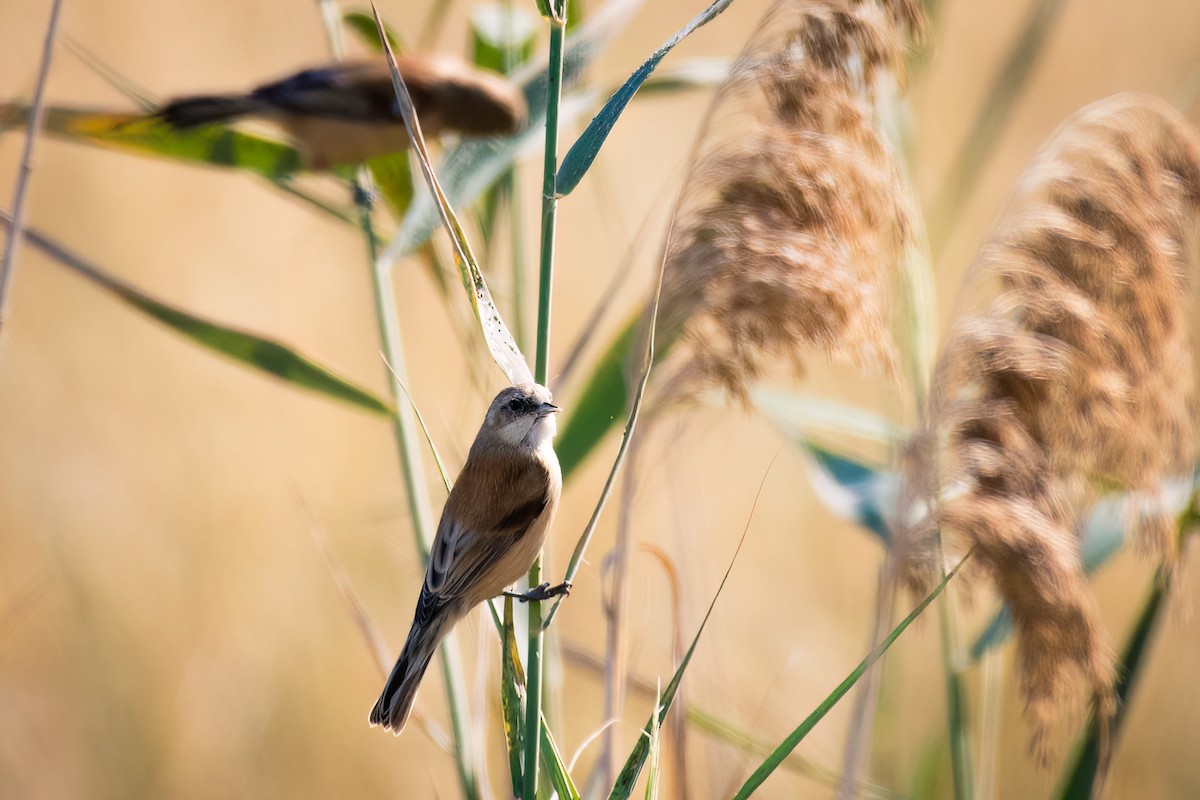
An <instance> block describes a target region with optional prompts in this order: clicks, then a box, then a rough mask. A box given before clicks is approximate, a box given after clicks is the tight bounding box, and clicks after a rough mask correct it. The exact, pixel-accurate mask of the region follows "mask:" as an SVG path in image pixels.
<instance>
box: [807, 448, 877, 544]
mask: <svg viewBox="0 0 1200 800" xmlns="http://www.w3.org/2000/svg"><path fill="white" fill-rule="evenodd" d="M801 446H802V447H803V448H804V451H805V452H806V453H807V454H808V455H809V456H810V457H811V465H812V467H813V470H812V484H813V489H814V490H815V491H816V493H817V496H818V497H819V498H820V499H821V501H822V502H823V503H824V504H825V507H826V508H828V509H829V510H830V511H832V512H833V513H835V514H837V515H838V516H839V517H842V518H843V519H847V520H850V521H851V522H854V523H857V524H858V525H861V526H862V527H864V528H866V529H867V530H869V531H871V532H872V533H874V534H875V535H876V536H878V537H879V539H880V541H882V542H883V543H884V545H886V544H887V543H888V541H889V540H890V538H891V527H890V525H889V523H888V518H889V517H890V515H891V514H892V513H894V510H895V508H896V502H897V499H898V497H899V494H900V476H899V475H897V474H896V473H894V472H891V471H889V470H887V469H884V468H883V467H882V466H878V465H868V464H866V463H864V462H862V461H858V460H856V459H852V458H847V457H846V456H843V455H839V454H838V453H835V452H834V451H832V450H829V449H827V448H825V447H822V446H821V445H818V444H815V443H813V442H808V441H805V442H802V443H801Z"/></svg>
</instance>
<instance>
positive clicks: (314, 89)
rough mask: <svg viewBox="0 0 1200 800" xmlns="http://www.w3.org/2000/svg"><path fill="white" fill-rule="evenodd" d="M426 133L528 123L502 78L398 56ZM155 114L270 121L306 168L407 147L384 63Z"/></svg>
mask: <svg viewBox="0 0 1200 800" xmlns="http://www.w3.org/2000/svg"><path fill="white" fill-rule="evenodd" d="M396 61H397V64H398V65H399V67H400V74H401V75H403V76H404V82H405V84H406V85H407V86H408V91H409V93H410V94H411V95H412V99H413V106H414V107H415V108H416V110H417V116H418V117H419V118H420V120H421V128H422V130H423V132H424V133H425V135H426V136H436V135H438V134H440V133H442V132H444V131H454V132H457V133H461V134H463V135H464V136H502V135H508V134H513V133H516V132H517V131H518V130H520V129H521V128H522V126H524V124H525V119H526V113H527V112H526V105H525V97H524V96H523V95H522V94H521V92H520V90H519V89H517V88H516V87H514V86H513V85H511V84H509V83H508V82H507V81H505V80H504V79H503V78H502V77H500V76H499V75H497V74H495V73H492V72H487V71H484V70H481V69H477V68H475V67H471V66H468V65H467V64H465V63H463V62H461V61H458V60H456V59H452V58H446V57H439V58H419V57H415V56H406V57H400V58H397V59H396ZM158 116H159V117H160V118H161V119H162V120H164V121H165V122H166V123H167V124H169V125H170V126H172V127H174V128H179V129H184V128H191V127H195V126H197V125H206V124H209V123H224V122H231V121H233V120H237V119H241V118H243V117H254V118H259V119H264V120H268V121H270V122H273V123H275V124H277V125H279V126H280V127H281V128H283V130H284V131H286V132H287V133H288V134H289V136H291V138H292V139H293V140H294V143H295V145H296V149H297V150H299V151H300V153H301V154H302V155H303V156H304V158H305V162H306V165H307V166H308V167H310V168H311V169H328V168H330V167H334V166H339V165H343V164H357V163H361V162H363V161H366V160H367V159H369V158H374V157H376V156H381V155H386V154H388V153H394V152H397V151H399V150H404V149H406V148H407V147H408V134H407V132H406V131H405V129H404V120H403V118H402V117H401V116H400V112H399V110H398V108H397V106H396V96H395V93H394V91H393V89H392V77H391V73H390V72H389V71H388V66H387V63H386V62H384V61H381V60H357V61H341V62H337V63H334V64H329V65H327V66H320V67H313V68H311V69H305V70H302V71H300V72H297V73H295V74H294V75H290V76H288V77H286V78H283V79H281V80H278V81H274V82H272V83H266V84H263V85H262V86H259V87H257V88H255V89H252V90H251V91H249V92H245V93H240V94H219V95H195V96H191V97H181V98H177V99H175V100H172V101H170V102H169V103H167V104H166V105H165V106H163V107H162V108H161V109H160V110H159V112H158Z"/></svg>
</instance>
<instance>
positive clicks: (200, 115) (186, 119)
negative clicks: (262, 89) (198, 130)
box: [158, 94, 262, 128]
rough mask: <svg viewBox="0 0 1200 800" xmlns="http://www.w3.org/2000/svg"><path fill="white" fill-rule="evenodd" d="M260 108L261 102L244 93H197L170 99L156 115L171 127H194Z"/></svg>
mask: <svg viewBox="0 0 1200 800" xmlns="http://www.w3.org/2000/svg"><path fill="white" fill-rule="evenodd" d="M260 110H262V104H261V103H260V102H259V101H258V100H256V99H254V98H253V97H251V96H250V95H245V94H229V95H199V96H196V97H183V98H180V99H179V100H172V101H171V102H170V103H167V104H166V105H165V106H163V107H162V108H161V109H159V112H158V115H159V117H161V118H162V119H163V121H164V122H166V123H167V124H168V125H170V126H171V127H172V128H194V127H196V126H197V125H208V124H209V123H213V122H228V121H229V120H232V119H236V118H237V117H243V116H245V115H247V114H253V113H255V112H256V111H260Z"/></svg>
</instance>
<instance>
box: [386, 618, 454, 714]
mask: <svg viewBox="0 0 1200 800" xmlns="http://www.w3.org/2000/svg"><path fill="white" fill-rule="evenodd" d="M418 608H419V607H418ZM420 616H421V615H420V614H419V613H418V619H417V620H416V621H415V622H414V623H413V627H412V630H411V631H409V633H408V640H407V641H406V642H405V643H404V649H403V650H401V651H400V657H399V658H398V659H396V666H394V667H392V674H391V675H389V676H388V679H387V683H386V684H384V687H383V692H382V693H381V694H380V695H379V699H378V700H377V701H375V707H374V708H373V709H371V724H372V725H382V726H383V727H385V728H388V729H390V730H391V731H392V732H393V733H397V734H398V733H400V731H402V730H404V723H405V722H407V721H408V715H409V713H410V712H411V711H412V706H413V701H414V700H415V699H416V698H417V688H418V687H419V686H420V685H421V678H422V677H424V675H425V670H426V669H428V667H429V662H430V660H431V659H432V658H433V654H434V653H435V652H436V651H437V647H438V645H439V644H440V643H441V641H442V639H444V638H445V636H446V634H447V633H449V632H450V629H451V628H452V627H454V623H455V622H456V621H457V620H458V616H459V615H458V614H456V613H455V611H454V606H443V607H441V608H438V609H436V610H434V612H433V613H432V614H430V615H429V618H428V619H427V620H424V621H423V620H421V619H420Z"/></svg>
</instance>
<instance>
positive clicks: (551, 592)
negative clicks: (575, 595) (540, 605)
mask: <svg viewBox="0 0 1200 800" xmlns="http://www.w3.org/2000/svg"><path fill="white" fill-rule="evenodd" d="M570 593H571V584H570V583H569V582H567V581H563V582H562V583H560V584H558V585H557V586H551V585H550V584H548V583H543V584H542V585H540V586H534V587H533V588H532V589H530V590H529V591H527V592H505V593H504V596H505V597H512V598H514V599H516V600H517V601H518V602H521V603H528V602H530V601H533V602H541V601H542V600H550V599H552V598H555V597H558V596H559V595H563V596H565V595H569V594H570Z"/></svg>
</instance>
